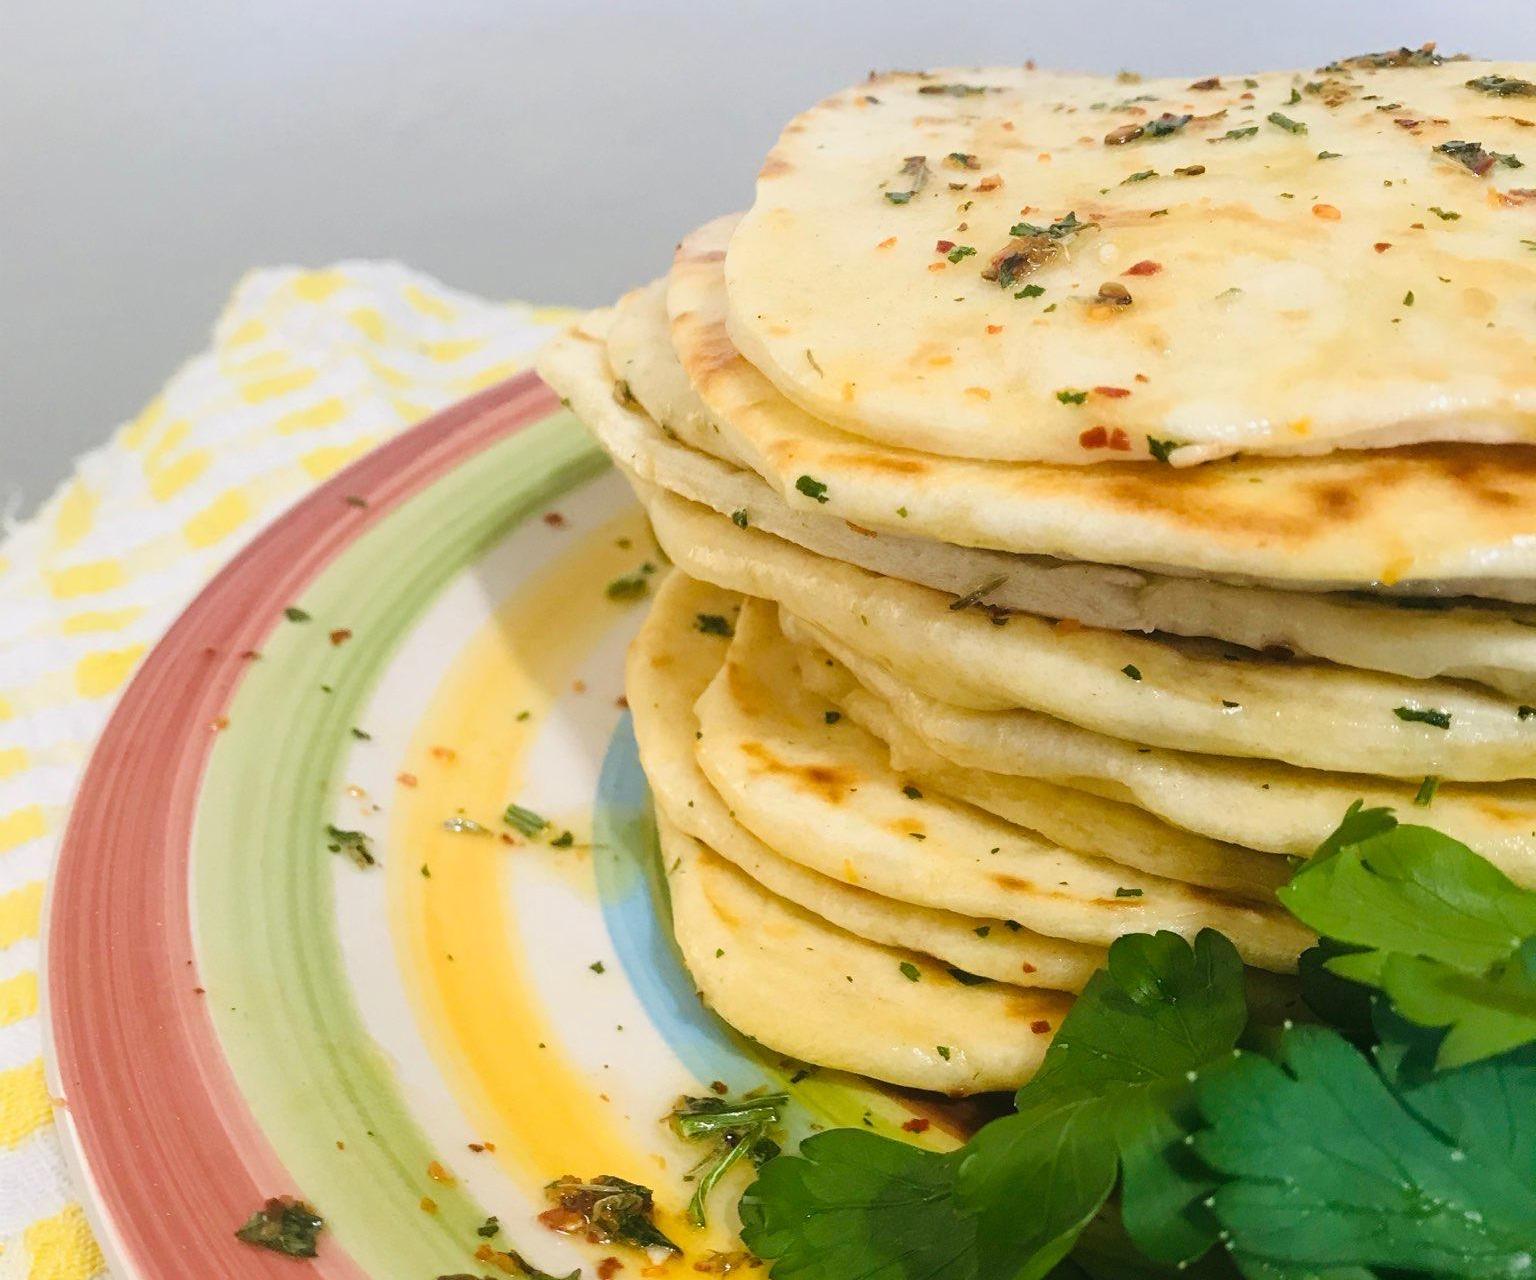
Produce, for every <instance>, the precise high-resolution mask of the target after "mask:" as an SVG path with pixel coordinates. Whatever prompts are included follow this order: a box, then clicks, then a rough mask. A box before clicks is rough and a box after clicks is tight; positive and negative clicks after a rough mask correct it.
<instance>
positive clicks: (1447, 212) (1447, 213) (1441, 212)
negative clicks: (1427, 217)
mask: <svg viewBox="0 0 1536 1280" xmlns="http://www.w3.org/2000/svg"><path fill="white" fill-rule="evenodd" d="M1429 211H1430V212H1431V213H1432V214H1434V215H1435V217H1437V218H1439V219H1440V221H1441V222H1455V221H1456V220H1457V219H1458V218H1460V217H1461V214H1459V213H1457V212H1456V210H1454V209H1442V208H1441V207H1440V206H1439V205H1437V204H1432V205H1430V206H1429Z"/></svg>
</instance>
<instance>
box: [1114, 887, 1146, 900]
mask: <svg viewBox="0 0 1536 1280" xmlns="http://www.w3.org/2000/svg"><path fill="white" fill-rule="evenodd" d="M1115 897H1117V898H1139V897H1141V890H1140V889H1127V888H1126V887H1125V886H1124V885H1121V886H1120V887H1119V888H1117V889H1116V890H1115Z"/></svg>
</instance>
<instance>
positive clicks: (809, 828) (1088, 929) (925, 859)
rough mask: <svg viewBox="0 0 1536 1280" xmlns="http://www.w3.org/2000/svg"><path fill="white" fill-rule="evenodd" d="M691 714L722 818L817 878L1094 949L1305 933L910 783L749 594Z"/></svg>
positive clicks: (1295, 945)
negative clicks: (819, 685)
mask: <svg viewBox="0 0 1536 1280" xmlns="http://www.w3.org/2000/svg"><path fill="white" fill-rule="evenodd" d="M695 710H696V712H697V715H698V722H699V729H700V732H701V734H702V737H701V738H700V739H699V740H698V742H697V744H696V746H695V757H696V759H697V760H698V763H699V768H700V769H701V770H702V771H703V773H704V775H705V777H707V778H708V779H709V782H710V784H711V785H712V786H713V787H714V789H715V791H716V792H718V793H719V795H720V797H721V799H723V800H724V801H725V803H726V805H727V806H728V807H729V809H730V811H731V813H732V815H733V817H735V819H736V820H737V821H738V822H740V823H741V824H742V826H744V827H746V828H747V829H748V830H749V831H751V832H752V833H753V834H754V835H755V836H757V837H758V839H760V840H762V841H763V842H764V843H765V844H767V845H768V846H769V847H770V848H772V849H774V850H776V851H778V852H779V853H781V854H783V855H784V856H785V857H788V858H792V859H794V860H796V861H798V862H801V863H802V864H804V865H806V866H809V867H811V868H812V869H813V870H816V871H819V872H821V874H823V875H828V876H832V877H835V878H838V879H842V880H845V881H847V882H848V883H851V884H858V885H861V886H863V887H865V888H869V889H872V890H873V891H875V892H877V893H880V894H881V895H883V896H885V897H892V898H898V899H901V900H903V901H907V902H912V903H915V904H917V905H921V906H931V907H938V908H942V909H944V910H948V911H954V912H958V913H961V914H966V915H981V916H993V917H998V918H1001V919H1007V920H1016V921H1018V922H1019V923H1020V924H1022V925H1023V926H1024V927H1025V928H1028V929H1033V930H1035V931H1036V932H1037V933H1043V934H1047V935H1049V936H1051V937H1059V938H1066V939H1069V940H1072V941H1076V942H1084V943H1089V944H1092V945H1094V946H1107V945H1108V944H1109V943H1110V942H1112V941H1113V940H1114V939H1115V938H1117V937H1119V936H1121V935H1122V934H1125V933H1134V932H1152V931H1155V930H1158V929H1170V930H1173V931H1174V932H1177V933H1180V934H1182V935H1183V936H1186V937H1190V938H1193V937H1194V935H1195V934H1196V933H1197V932H1198V931H1199V930H1200V929H1201V928H1205V927H1210V928H1214V929H1219V930H1220V931H1221V932H1222V933H1225V934H1226V935H1227V936H1228V937H1229V938H1231V939H1232V941H1233V944H1234V945H1235V946H1236V947H1237V949H1238V951H1239V953H1240V954H1242V956H1243V958H1244V960H1245V961H1246V962H1247V963H1249V964H1253V965H1256V966H1258V967H1259V968H1265V969H1270V970H1274V971H1277V972H1287V971H1290V970H1292V969H1293V968H1294V967H1295V963H1296V957H1297V955H1298V954H1299V953H1300V952H1301V950H1303V949H1304V948H1305V947H1306V946H1308V945H1309V944H1310V941H1311V938H1310V935H1309V934H1308V933H1307V931H1306V930H1305V929H1303V928H1302V927H1301V926H1300V925H1299V924H1298V923H1297V922H1296V921H1295V920H1294V919H1292V918H1291V917H1290V916H1289V915H1288V914H1287V913H1285V912H1284V911H1283V910H1281V909H1280V908H1279V906H1278V905H1277V904H1271V905H1270V906H1268V907H1263V906H1259V905H1257V904H1255V903H1252V902H1249V901H1247V900H1245V899H1241V898H1238V897H1236V896H1234V895H1231V894H1225V893H1222V892H1219V891H1216V890H1211V889H1204V888H1199V887H1197V886H1193V885H1187V884H1182V883H1179V882H1177V881H1173V880H1166V879H1162V878H1160V877H1157V876H1150V875H1148V874H1147V873H1145V872H1142V871H1138V870H1135V869H1133V868H1130V867H1126V866H1122V865H1120V864H1118V863H1113V862H1110V861H1108V860H1106V859H1103V858H1094V857H1088V856H1085V855H1083V854H1080V853H1075V852H1072V851H1070V850H1067V849H1064V848H1062V847H1060V846H1059V845H1055V844H1053V843H1052V842H1050V841H1048V840H1046V839H1044V838H1043V837H1041V836H1038V835H1036V834H1035V833H1032V832H1030V831H1027V830H1026V829H1024V828H1022V827H1017V826H1014V825H1013V824H1012V823H1008V822H1003V821H1001V820H999V819H997V818H996V817H995V816H993V815H991V814H987V813H984V812H982V811H980V810H978V809H975V808H973V807H971V806H969V805H965V804H961V803H959V802H957V801H955V800H952V799H950V798H949V797H947V796H943V795H941V794H938V793H935V792H925V791H922V790H921V788H917V787H914V786H913V785H912V783H911V781H910V779H907V778H905V777H903V776H902V775H901V774H900V773H898V772H897V771H896V770H894V769H893V768H892V767H891V765H890V758H889V754H888V752H887V751H886V749H885V747H884V745H883V744H882V743H881V742H880V740H879V739H877V738H875V737H874V736H873V735H871V734H869V733H867V732H865V731H864V730H863V729H861V728H860V727H859V726H858V725H856V724H853V723H850V722H845V721H837V722H835V723H828V722H827V720H826V717H825V704H824V703H820V702H818V701H816V700H815V699H812V698H810V697H808V696H807V694H806V692H805V691H804V690H803V688H802V686H801V684H800V679H799V673H798V670H797V666H796V662H795V655H794V650H793V648H792V647H791V646H790V645H789V644H788V643H787V642H786V641H785V639H784V637H783V635H782V633H781V632H780V631H779V629H778V625H777V619H776V615H775V612H774V610H773V609H772V608H771V607H770V606H768V605H767V604H766V603H764V602H763V601H760V600H750V601H748V602H746V604H745V606H744V608H743V610H742V613H741V616H740V618H739V620H738V622H737V625H736V635H735V638H734V639H733V640H732V642H731V649H730V652H729V653H728V654H727V656H726V661H725V665H724V666H723V667H722V669H721V671H720V674H719V675H718V676H716V677H715V679H714V680H713V681H712V682H711V684H710V686H709V688H708V689H707V690H706V691H705V693H704V694H703V696H702V697H700V699H699V700H698V703H697V704H696V707H695Z"/></svg>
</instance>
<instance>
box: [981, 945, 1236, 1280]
mask: <svg viewBox="0 0 1536 1280" xmlns="http://www.w3.org/2000/svg"><path fill="white" fill-rule="evenodd" d="M1246 1019H1247V1008H1246V1005H1245V1002H1244V999H1243V982H1242V962H1241V960H1240V959H1239V958H1238V955H1237V952H1236V950H1235V949H1234V948H1233V946H1232V944H1231V943H1230V942H1228V941H1227V940H1226V939H1225V938H1224V937H1222V936H1221V935H1220V934H1218V933H1215V932H1214V931H1211V930H1204V931H1202V932H1201V934H1200V936H1199V937H1198V938H1197V939H1196V941H1195V945H1194V946H1193V947H1191V946H1190V945H1189V944H1188V943H1187V942H1185V941H1184V940H1183V939H1182V938H1179V937H1178V936H1177V935H1175V934H1172V933H1159V934H1156V935H1148V934H1133V935H1131V936H1128V937H1124V938H1120V939H1118V940H1117V941H1116V942H1115V943H1114V945H1113V946H1112V947H1111V948H1110V951H1109V958H1108V961H1107V965H1106V968H1104V969H1102V970H1100V971H1099V972H1098V973H1096V974H1094V976H1093V977H1092V978H1091V979H1090V980H1089V982H1088V985H1087V986H1086V987H1085V988H1084V989H1083V993H1082V995H1081V996H1079V997H1078V1002H1077V1004H1076V1005H1075V1006H1074V1007H1073V1009H1072V1011H1071V1013H1069V1014H1068V1015H1067V1017H1066V1018H1065V1019H1064V1020H1063V1022H1062V1024H1061V1029H1060V1030H1059V1031H1058V1032H1057V1034H1056V1038H1055V1040H1054V1041H1052V1043H1051V1047H1050V1048H1049V1049H1048V1050H1047V1051H1046V1055H1045V1060H1044V1062H1043V1063H1042V1064H1041V1067H1040V1070H1039V1072H1038V1073H1037V1074H1036V1076H1035V1078H1034V1079H1033V1080H1031V1081H1030V1082H1029V1083H1028V1084H1026V1085H1025V1086H1024V1087H1023V1088H1022V1089H1020V1090H1019V1094H1018V1108H1019V1110H1018V1113H1017V1114H1016V1115H1013V1116H1009V1117H1008V1118H1006V1119H1003V1120H998V1121H994V1122H993V1123H992V1124H990V1125H988V1126H986V1127H985V1128H984V1129H982V1130H981V1131H980V1132H979V1133H978V1134H977V1135H976V1137H975V1138H973V1139H972V1140H971V1142H970V1144H969V1146H968V1148H967V1149H968V1150H969V1151H970V1152H971V1154H970V1155H969V1156H968V1157H967V1159H966V1161H965V1162H964V1164H963V1165H962V1166H961V1170H960V1178H959V1191H960V1194H961V1198H962V1200H963V1201H964V1202H965V1203H966V1204H968V1205H971V1206H972V1207H973V1208H976V1209H977V1210H978V1211H980V1207H981V1206H984V1205H988V1204H996V1205H999V1206H1002V1207H1003V1209H1002V1211H1003V1212H1008V1211H1009V1210H1011V1212H1012V1217H1013V1219H1017V1217H1018V1214H1017V1206H1018V1205H1019V1204H1020V1203H1023V1204H1031V1205H1035V1206H1038V1208H1037V1211H1036V1212H1035V1213H1033V1214H1032V1215H1030V1217H1029V1218H1028V1219H1027V1220H1026V1221H1024V1222H1018V1221H1013V1222H1012V1225H1011V1226H1010V1227H1009V1228H1008V1231H1007V1234H1008V1237H1009V1239H1008V1241H1007V1243H1008V1246H1009V1248H1010V1249H1011V1250H1012V1252H1011V1254H1010V1255H1008V1256H1011V1257H1013V1258H1015V1259H1017V1258H1020V1257H1024V1256H1029V1254H1030V1253H1031V1252H1032V1253H1033V1254H1035V1255H1036V1256H1046V1257H1050V1258H1051V1260H1052V1261H1055V1260H1056V1259H1058V1258H1060V1257H1061V1256H1062V1255H1063V1254H1064V1253H1065V1252H1066V1251H1067V1249H1069V1248H1070V1247H1071V1244H1072V1241H1073V1240H1074V1239H1075V1238H1076V1235H1077V1233H1078V1232H1079V1231H1081V1230H1082V1229H1083V1226H1084V1224H1085V1223H1086V1222H1087V1221H1088V1220H1089V1219H1090V1218H1092V1217H1093V1215H1094V1214H1095V1213H1096V1212H1097V1211H1098V1209H1099V1207H1100V1205H1102V1204H1103V1202H1104V1199H1105V1198H1106V1197H1107V1196H1108V1194H1109V1192H1110V1190H1111V1189H1112V1188H1113V1187H1114V1184H1115V1174H1116V1165H1117V1162H1118V1160H1117V1157H1123V1159H1124V1167H1125V1175H1126V1177H1125V1186H1124V1188H1123V1196H1122V1199H1123V1202H1124V1214H1125V1223H1126V1227H1127V1229H1128V1230H1129V1231H1130V1232H1131V1234H1132V1237H1133V1239H1135V1241H1136V1243H1137V1244H1138V1245H1139V1246H1140V1247H1141V1248H1142V1249H1143V1250H1144V1251H1145V1252H1147V1253H1148V1254H1149V1255H1151V1256H1153V1257H1156V1258H1158V1259H1160V1260H1164V1261H1169V1262H1176V1261H1181V1260H1183V1259H1185V1258H1188V1257H1193V1256H1196V1255H1198V1254H1199V1253H1201V1252H1203V1251H1204V1249H1205V1247H1206V1246H1207V1245H1209V1244H1210V1243H1211V1242H1212V1240H1214V1238H1215V1231H1214V1227H1213V1226H1212V1225H1211V1224H1210V1222H1209V1220H1208V1219H1206V1218H1205V1216H1204V1210H1203V1207H1202V1205H1201V1204H1200V1201H1201V1200H1202V1199H1203V1197H1204V1194H1205V1191H1204V1188H1203V1187H1201V1188H1199V1189H1197V1190H1196V1191H1195V1192H1192V1193H1191V1195H1190V1197H1189V1199H1188V1200H1187V1201H1185V1202H1184V1203H1183V1204H1180V1205H1177V1206H1169V1205H1166V1204H1162V1203H1154V1201H1157V1200H1158V1199H1160V1198H1164V1192H1165V1186H1164V1184H1163V1183H1162V1181H1161V1180H1159V1179H1155V1178H1153V1177H1150V1176H1149V1175H1150V1174H1151V1173H1152V1172H1153V1171H1154V1170H1155V1169H1156V1168H1157V1167H1159V1166H1160V1165H1163V1164H1164V1163H1165V1162H1166V1161H1167V1160H1169V1159H1170V1158H1171V1157H1169V1156H1168V1155H1167V1148H1168V1147H1169V1146H1170V1145H1179V1140H1180V1139H1182V1137H1183V1133H1184V1130H1183V1128H1182V1127H1181V1126H1180V1125H1179V1123H1178V1121H1177V1119H1175V1118H1171V1113H1172V1111H1174V1110H1183V1109H1186V1108H1187V1107H1188V1099H1189V1097H1190V1093H1189V1090H1190V1081H1189V1078H1188V1073H1190V1072H1192V1071H1197V1070H1198V1069H1199V1068H1201V1067H1202V1066H1203V1065H1204V1064H1206V1063H1208V1062H1210V1061H1212V1060H1213V1059H1216V1058H1219V1057H1221V1056H1222V1055H1224V1054H1226V1053H1227V1052H1229V1051H1230V1050H1231V1048H1232V1046H1233V1045H1234V1044H1235V1043H1236V1041H1237V1037H1238V1035H1239V1034H1240V1033H1241V1032H1242V1029H1243V1024H1244V1022H1245V1021H1246ZM983 1216H984V1215H983ZM984 1256H985V1255H984ZM998 1262H999V1265H998V1266H997V1268H996V1269H995V1270H993V1269H984V1270H983V1273H982V1274H984V1275H988V1276H990V1275H994V1274H997V1275H1002V1274H1012V1273H1011V1272H1008V1271H1006V1270H1004V1268H1003V1266H1002V1264H1001V1260H1000V1259H999V1260H998Z"/></svg>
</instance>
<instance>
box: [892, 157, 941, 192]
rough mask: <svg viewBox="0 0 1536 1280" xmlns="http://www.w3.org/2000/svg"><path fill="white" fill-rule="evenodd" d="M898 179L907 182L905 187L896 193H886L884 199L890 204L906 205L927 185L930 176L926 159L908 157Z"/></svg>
mask: <svg viewBox="0 0 1536 1280" xmlns="http://www.w3.org/2000/svg"><path fill="white" fill-rule="evenodd" d="M898 176H899V177H902V178H905V179H906V180H907V185H906V186H905V187H904V188H902V189H900V190H897V191H887V192H886V193H885V198H886V199H887V200H889V201H890V202H891V203H892V204H906V203H907V202H908V201H909V200H911V199H912V197H913V196H915V195H916V194H917V193H918V192H919V191H921V190H922V189H923V188H924V187H925V186H927V185H928V179H929V177H930V176H931V175H930V174H929V171H928V159H927V157H926V156H908V157H907V158H906V159H905V160H904V161H902V165H901V173H900V174H899V175H898Z"/></svg>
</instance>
